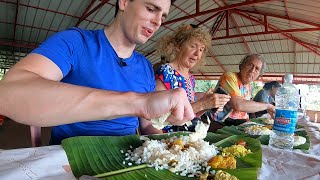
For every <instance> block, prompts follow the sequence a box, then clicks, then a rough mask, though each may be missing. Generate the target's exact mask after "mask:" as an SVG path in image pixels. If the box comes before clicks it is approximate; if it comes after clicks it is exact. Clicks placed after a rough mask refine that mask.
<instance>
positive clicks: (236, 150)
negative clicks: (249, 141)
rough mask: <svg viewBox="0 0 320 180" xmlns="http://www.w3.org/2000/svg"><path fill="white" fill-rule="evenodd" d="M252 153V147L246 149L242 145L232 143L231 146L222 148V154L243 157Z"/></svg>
mask: <svg viewBox="0 0 320 180" xmlns="http://www.w3.org/2000/svg"><path fill="white" fill-rule="evenodd" d="M251 153H252V152H251V150H250V149H246V148H245V147H244V146H242V145H232V146H231V147H225V148H223V149H222V156H234V157H243V156H246V155H248V154H251Z"/></svg>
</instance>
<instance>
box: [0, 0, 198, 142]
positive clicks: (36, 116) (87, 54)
mask: <svg viewBox="0 0 320 180" xmlns="http://www.w3.org/2000/svg"><path fill="white" fill-rule="evenodd" d="M117 8H118V9H119V12H116V18H115V20H114V22H113V23H112V24H111V25H110V26H109V27H107V28H105V29H103V30H94V31H89V30H82V29H79V28H71V29H68V30H66V31H63V32H59V33H57V34H55V35H53V36H52V37H50V38H49V39H47V40H46V41H45V42H44V43H43V44H41V45H40V46H39V47H38V48H37V49H35V50H33V51H32V53H31V54H29V55H28V56H27V57H25V58H23V59H22V60H21V61H20V62H19V63H17V64H16V65H15V66H14V67H13V68H12V69H11V70H10V71H9V72H8V73H7V75H6V76H5V77H4V79H3V81H2V82H1V83H0V96H1V97H0V99H2V101H1V102H0V111H1V112H0V114H3V115H6V116H8V117H10V118H11V119H13V120H16V121H18V122H20V123H24V124H29V125H34V126H55V127H54V128H53V129H52V136H51V144H60V143H61V140H63V139H65V138H68V137H73V136H83V135H90V136H93V135H113V136H118V135H128V134H135V133H136V129H137V128H138V127H139V121H138V117H142V118H146V119H151V118H156V117H160V116H161V115H163V114H165V113H167V112H169V111H171V115H170V117H169V118H168V121H170V122H171V123H172V124H177V125H181V124H183V123H184V122H186V121H188V120H191V119H192V118H193V117H194V114H193V111H192V108H191V106H190V104H189V102H188V99H187V96H186V94H185V92H184V90H183V89H177V90H172V91H162V92H156V93H150V92H154V90H155V78H154V73H153V70H152V65H151V64H150V62H149V61H148V60H147V59H146V58H145V57H144V56H143V55H141V54H139V53H137V52H136V51H134V48H135V47H136V45H137V44H143V43H145V42H146V41H147V40H148V39H149V38H150V37H151V36H152V35H153V34H154V32H155V31H157V30H158V29H159V27H160V25H161V23H162V22H163V20H164V19H165V18H166V17H167V15H168V11H169V8H170V0H157V1H151V0H134V1H133V0H119V1H117ZM57 125H58V126H57ZM140 128H141V131H142V132H143V133H144V134H150V133H159V131H157V130H155V129H153V128H152V127H151V126H150V123H148V121H147V120H145V119H144V120H141V121H140Z"/></svg>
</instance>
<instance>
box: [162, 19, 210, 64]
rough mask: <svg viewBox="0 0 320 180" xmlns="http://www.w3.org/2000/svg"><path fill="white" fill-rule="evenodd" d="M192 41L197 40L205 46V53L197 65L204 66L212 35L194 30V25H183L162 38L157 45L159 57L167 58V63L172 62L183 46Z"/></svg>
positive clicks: (199, 29) (197, 29)
mask: <svg viewBox="0 0 320 180" xmlns="http://www.w3.org/2000/svg"><path fill="white" fill-rule="evenodd" d="M192 39H197V40H199V41H200V42H201V43H203V44H204V45H205V49H204V53H203V54H202V57H201V59H200V60H199V62H198V63H197V64H204V63H205V60H204V59H205V57H206V52H207V49H208V47H209V46H210V45H211V35H210V33H209V32H207V31H204V30H202V29H201V28H198V27H196V28H194V25H182V26H180V27H179V28H178V29H176V30H175V31H174V32H173V33H172V34H169V35H166V36H163V37H161V38H160V39H159V40H158V41H157V43H156V48H157V52H158V55H159V56H163V57H165V60H166V62H172V61H173V60H174V59H175V58H176V56H177V54H179V48H180V47H181V46H182V44H183V43H185V42H188V41H191V40H192Z"/></svg>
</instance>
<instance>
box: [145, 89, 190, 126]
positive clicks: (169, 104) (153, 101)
mask: <svg viewBox="0 0 320 180" xmlns="http://www.w3.org/2000/svg"><path fill="white" fill-rule="evenodd" d="M145 95H147V96H145V97H146V99H145V102H144V105H143V109H142V112H141V111H140V112H141V114H140V115H139V116H140V117H143V118H146V119H153V118H159V117H161V116H162V115H164V114H166V113H168V112H171V114H170V116H169V117H168V119H167V121H168V122H170V123H171V124H173V125H183V124H184V123H185V122H187V121H190V120H192V119H193V118H194V112H193V110H192V107H191V105H190V103H189V101H188V97H187V95H186V92H185V90H184V89H181V88H179V89H172V90H165V91H158V92H154V93H150V94H145Z"/></svg>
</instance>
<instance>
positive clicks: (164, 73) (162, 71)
mask: <svg viewBox="0 0 320 180" xmlns="http://www.w3.org/2000/svg"><path fill="white" fill-rule="evenodd" d="M156 78H157V79H160V80H161V81H162V82H163V84H164V85H165V87H166V88H167V89H176V88H183V89H184V90H185V91H186V92H187V95H188V99H189V102H195V101H196V96H195V91H194V88H195V78H194V76H193V75H192V74H191V73H189V78H185V77H183V76H182V75H181V74H180V73H179V72H178V71H176V70H175V69H173V68H172V67H171V66H170V65H169V64H163V65H161V66H160V67H159V68H158V70H157V72H156Z"/></svg>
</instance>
